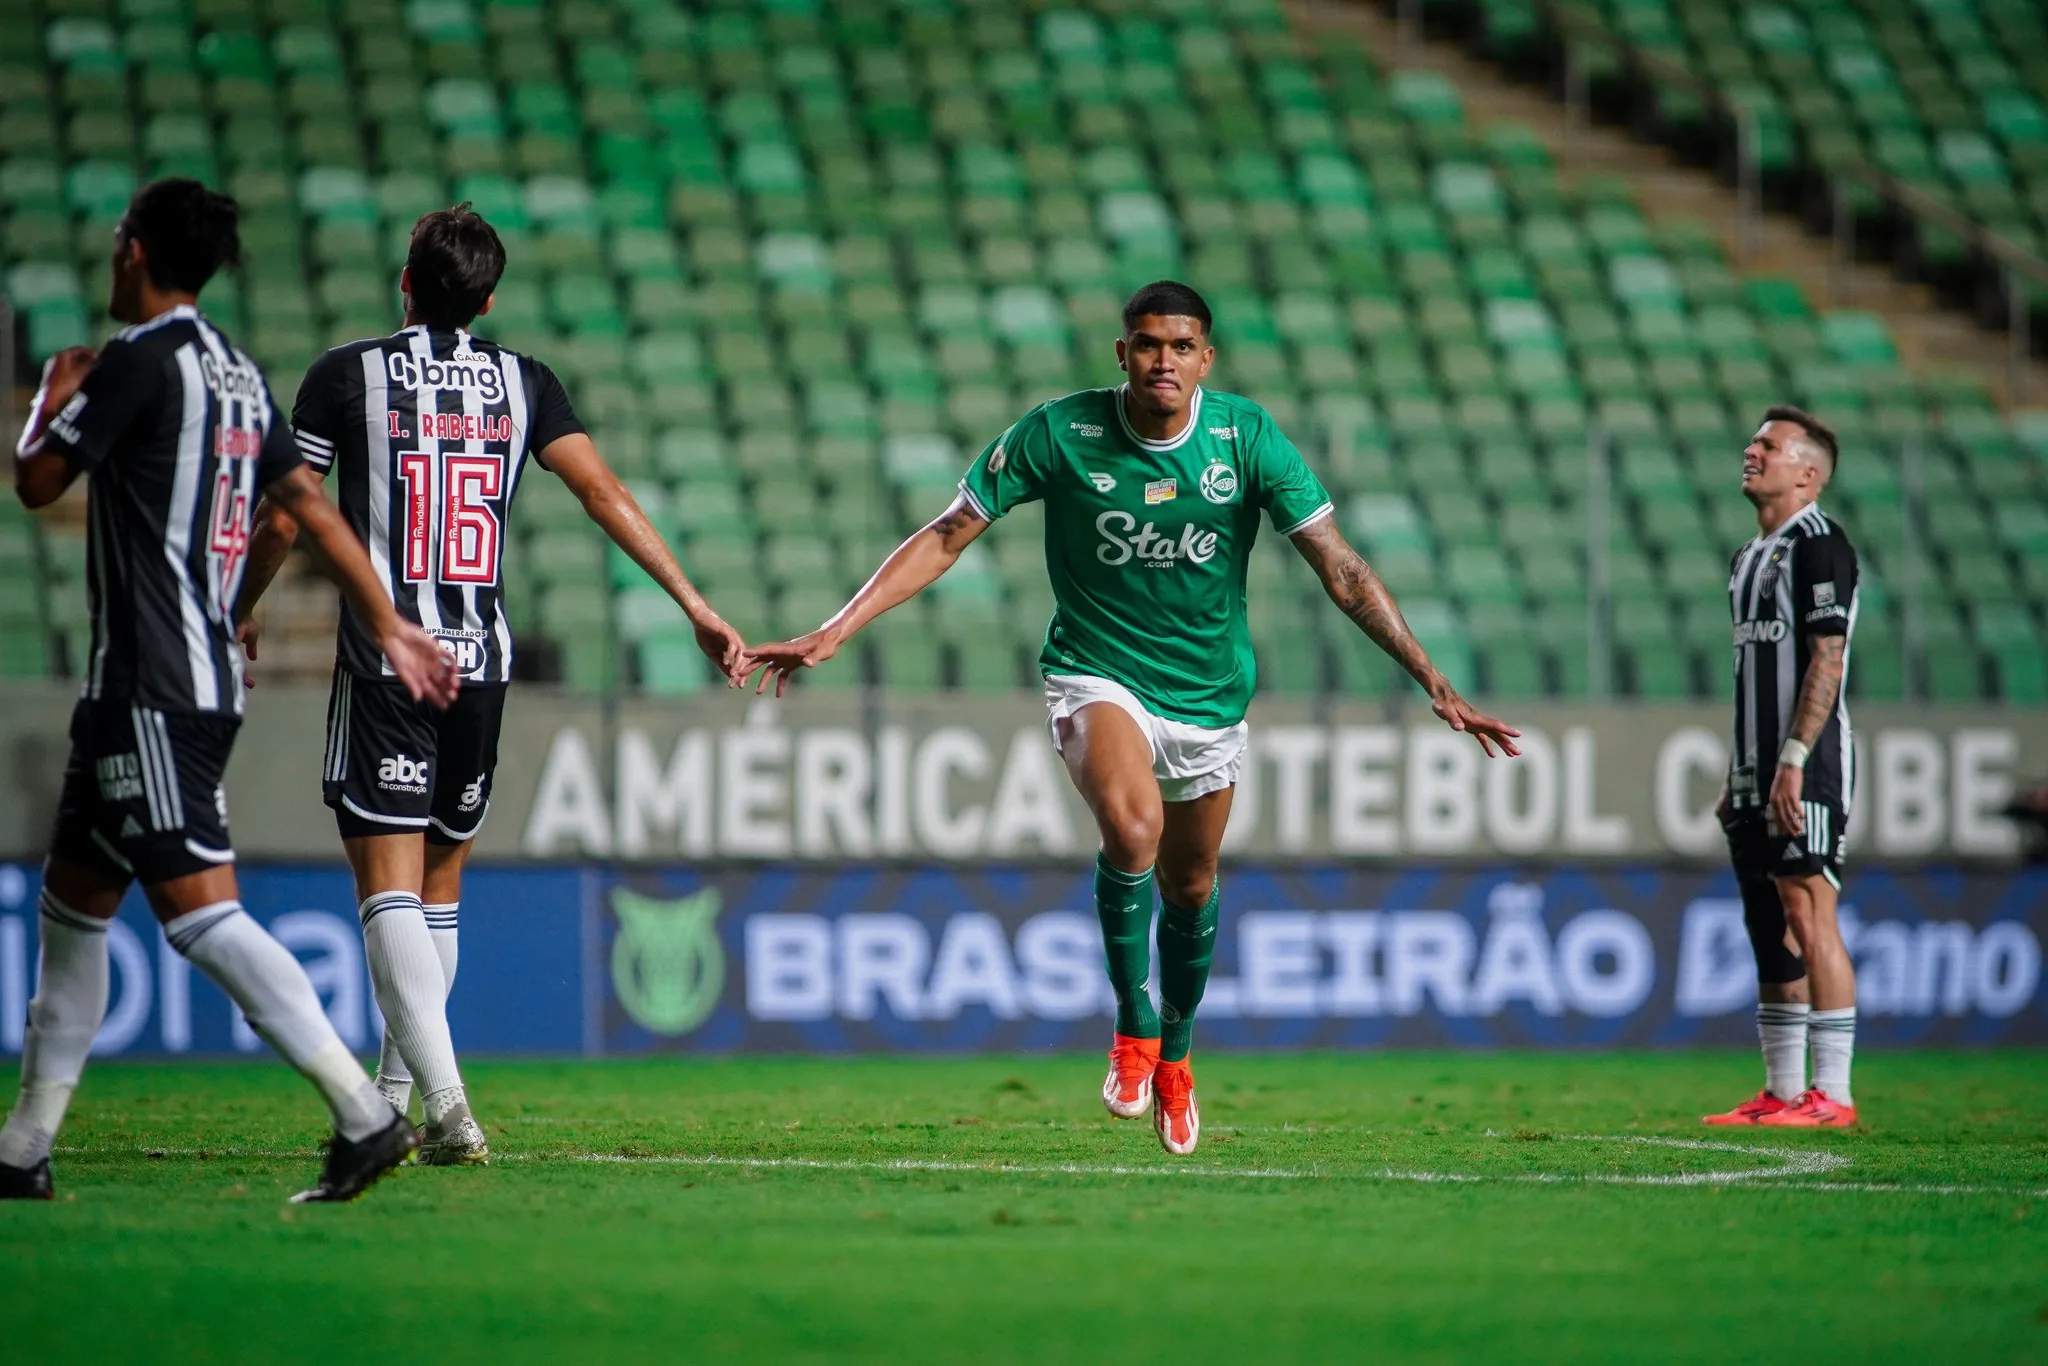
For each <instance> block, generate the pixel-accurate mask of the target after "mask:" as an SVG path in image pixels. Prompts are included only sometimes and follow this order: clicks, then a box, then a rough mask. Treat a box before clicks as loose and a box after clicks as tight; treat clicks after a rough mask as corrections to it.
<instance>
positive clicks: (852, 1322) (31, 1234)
mask: <svg viewBox="0 0 2048 1366" xmlns="http://www.w3.org/2000/svg"><path fill="white" fill-rule="evenodd" d="M2044 1061H2048V1057H2044V1055H2043V1054H2041V1053H2038V1052H2036V1053H2027V1052H2004V1053H1962V1054H1942V1053H1917V1054H1900V1053H1894V1054H1873V1055H1869V1056H1866V1057H1864V1058H1863V1059H1860V1060H1859V1064H1858V1074H1857V1092H1858V1100H1859V1101H1860V1102H1861V1104H1862V1106H1863V1109H1864V1114H1865V1116H1866V1118H1865V1127H1864V1129H1863V1131H1862V1132H1859V1133H1854V1134H1841V1133H1818V1134H1816V1133H1807V1134H1804V1135H1801V1134H1796V1133H1789V1132H1787V1131H1782V1130H1744V1131H1740V1132H1735V1133H1732V1134H1731V1133H1726V1132H1722V1133H1710V1132H1708V1131H1705V1130H1703V1129H1701V1128H1700V1126H1699V1125H1698V1123H1697V1116H1698V1115H1699V1114H1700V1113H1701V1112H1702V1111H1703V1110H1705V1109H1708V1108H1715V1109H1718V1108H1721V1107H1723V1106H1725V1105H1727V1104H1731V1103H1733V1102H1734V1101H1736V1100H1738V1099H1740V1098H1742V1097H1743V1096H1744V1095H1746V1094H1748V1093H1749V1092H1750V1091H1752V1090H1753V1089H1754V1088H1755V1085H1756V1076H1757V1072H1758V1070H1759V1069H1758V1064H1757V1062H1756V1060H1755V1058H1754V1057H1753V1056H1751V1055H1748V1054H1738V1053H1682V1054H1660V1055H1650V1054H1604V1055H1600V1054H1586V1055H1558V1054H1483V1055H1459V1054H1439V1053H1422V1054H1401V1053H1394V1054H1378V1055H1264V1056H1262V1055H1236V1056H1221V1055H1218V1056H1209V1057H1203V1058H1200V1059H1199V1062H1200V1071H1199V1079H1200V1083H1201V1098H1202V1103H1203V1119H1204V1122H1205V1124H1206V1126H1207V1129H1206V1132H1205V1135H1204V1140H1203V1145H1202V1151H1201V1152H1200V1153H1199V1154H1197V1155H1196V1156H1195V1157H1193V1158H1188V1159H1172V1158H1168V1157H1167V1156H1166V1155H1165V1154H1164V1153H1162V1152H1160V1150H1159V1148H1158V1146H1157V1144H1156V1142H1155V1141H1154V1139H1153V1137H1152V1133H1151V1129H1150V1126H1149V1125H1148V1124H1147V1123H1145V1122H1144V1121H1138V1122H1132V1123H1118V1122H1115V1121H1112V1120H1110V1119H1109V1118H1108V1117H1107V1116H1106V1115H1104V1114H1103V1113H1102V1110H1101V1107H1100V1104H1099V1102H1098V1101H1097V1100H1096V1098H1095V1088H1096V1086H1097V1084H1098V1082H1099V1080H1100V1064H1099V1063H1098V1061H1097V1060H1095V1059H1093V1058H1082V1057H1071V1056H1062V1057H1028V1058H1026V1057H992V1058H957V1059H952V1058H949V1059H938V1060H925V1059H856V1060H842V1059H835V1060H813V1059H765V1060H764V1059H736V1060H729V1061H711V1062H700V1061H668V1060H664V1061H650V1062H610V1063H598V1064H585V1063H544V1064H534V1063H520V1064H513V1063H498V1064H488V1063H478V1064H474V1065H472V1066H471V1067H470V1068H469V1072H470V1080H471V1087H472V1096H473V1099H474V1100H475V1102H476V1106H477V1110H478V1113H479V1115H480V1116H481V1118H482V1119H483V1120H484V1121H485V1123H486V1124H487V1125H488V1126H489V1127H490V1129H491V1134H492V1142H493V1146H494V1148H495V1149H496V1150H497V1151H498V1153H499V1154H500V1157H501V1160H500V1161H498V1162H497V1163H496V1164H495V1165H493V1166H492V1167H491V1168H489V1169H488V1170H480V1171H478V1170H466V1171H445V1170H430V1169H416V1170H415V1169H408V1170H406V1171H403V1172H400V1173H399V1174H398V1175H396V1176H395V1177H393V1178H392V1179H390V1180H388V1181H386V1182H385V1183H384V1184H383V1185H381V1186H379V1187H378V1188H377V1189H376V1190H375V1191H374V1192H372V1193H371V1195H370V1196H369V1197H368V1198H366V1199H364V1200H363V1201H361V1202H359V1203H357V1204H355V1205H351V1206H345V1207H336V1208H325V1207H295V1208H294V1207H287V1206H286V1205H285V1204H284V1203H283V1202H284V1199H285V1197H286V1196H287V1195H288V1194H290V1193H291V1192H292V1191H293V1190H295V1189H297V1188H299V1187H300V1186H302V1185H304V1184H306V1182H307V1179H308V1178H309V1177H310V1176H311V1174H312V1172H313V1169H314V1166H315V1156H314V1143H315V1141H316V1139H317V1138H318V1136H319V1135H318V1123H317V1120H318V1116H317V1112H316V1106H315V1103H314V1101H313V1099H312V1097H311V1095H310V1094H309V1093H308V1092H306V1091H305V1089H304V1088H303V1087H302V1085H301V1084H300V1083H299V1082H298V1081H297V1079H296V1078H294V1077H292V1076H291V1075H290V1074H289V1073H287V1072H285V1071H284V1070H283V1069H282V1068H280V1067H277V1066H272V1065H261V1066H259V1065H246V1066H245V1065H209V1066H196V1065H193V1066H185V1065H180V1066H161V1067H157V1066H148V1065H132V1064H131V1065H125V1066H109V1065H100V1066H95V1067H94V1068H93V1069H92V1070H91V1072H90V1074H89V1075H88V1077H87V1080H86V1085H85V1088H84V1090H83V1092H82V1093H81V1095H80V1098H79V1101H78V1104H77V1105H76V1107H75V1108H74V1111H73V1115H72V1120H71V1123H70V1124H69V1126H68V1128H67V1129H66V1131H65V1133H64V1135H63V1139H62V1145H61V1147H60V1151H59V1154H58V1182H59V1189H58V1195H59V1203H57V1204H56V1205H55V1206H25V1205H11V1206H9V1205H0V1325H4V1328H0V1342H5V1344H6V1350H5V1351H4V1353H0V1355H4V1357H5V1358H6V1359H9V1360H15V1361H22V1362H57V1361H79V1362H120V1361H137V1360H149V1361H152V1362H182V1361H221V1362H227V1361H248V1362H259V1361H260V1362H265V1363H272V1362H279V1361H293V1362H304V1361H336V1362H340V1361H348V1362H361V1361H369V1360H389V1359H405V1360H418V1361H424V1362H432V1363H435V1364H436V1366H441V1363H455V1362H466V1361H490V1362H493V1363H507V1362H548V1363H564V1362H585V1361H604V1362H607V1363H614V1362H619V1361H643V1360H644V1361H656V1360H659V1361H668V1362H673V1361H689V1362H700V1361H723V1360H742V1359H745V1360H756V1361H770V1362H791V1361H833V1362H841V1361H850V1360H875V1361H890V1362H901V1361H914V1360H932V1361H937V1360H946V1361H954V1360H962V1359H966V1358H969V1357H972V1358H974V1359H976V1360H978V1361H983V1362H988V1361H1032V1362H1064V1361H1071V1360H1077V1359H1100V1360H1107V1359H1110V1358H1113V1357H1114V1358H1120V1359H1124V1360H1137V1359H1152V1360H1172V1361H1185V1362H1199V1361H1231V1362H1243V1361H1307V1360H1345V1361H1350V1360H1367V1359H1371V1360H1416V1361H1443V1362H1474V1361H1482V1360H1483V1361H1514V1362H1524V1361H1538V1360H1552V1361H1556V1360H1572V1361H1589V1360H1611V1361H1630V1362H1640V1361H1652V1360H1654V1361H1699V1362H1727V1361H1752V1360H1753V1361H1764V1360H1775V1359H1781V1358H1782V1357H1783V1355H1784V1354H1785V1353H1786V1352H1787V1351H1791V1352H1794V1353H1799V1354H1805V1355H1809V1356H1810V1355H1814V1354H1819V1355H1822V1356H1824V1357H1826V1358H1828V1359H1830V1360H1841V1361H1858V1362H1862V1361H1901V1362H1929V1361H1949V1360H1970V1361H1996V1362H2001V1363H2003V1362H2017V1361H2030V1360H2048V1276H2044V1273H2048V1239H2044V1226H2048V1198H2043V1197H2048V1189H2044V1188H2048V1142H2044V1136H2048V1088H2044V1087H2043V1086H2042V1084H2041V1076H2042V1070H2043V1063H2044ZM1575 1135H1606V1136H1616V1137H1621V1136H1637V1137H1660V1136H1661V1137H1673V1138H1683V1139H1720V1138H1726V1139H1727V1140H1728V1141H1730V1142H1734V1143H1737V1144H1742V1145H1745V1146H1752V1147H1766V1148H1769V1149H1772V1150H1776V1151H1774V1152H1772V1153H1755V1152H1729V1151H1713V1150H1701V1149H1693V1148H1680V1147H1671V1146H1663V1145H1658V1144H1644V1143H1625V1142H1595V1141H1588V1140H1587V1139H1584V1138H1580V1137H1574V1136H1575ZM1788 1150H1789V1151H1791V1152H1794V1153H1795V1154H1797V1155H1800V1156H1802V1157H1803V1163H1795V1164H1794V1165H1795V1166H1803V1167H1804V1168H1805V1169H1807V1170H1806V1171H1805V1173H1804V1174H1792V1175H1777V1176H1768V1175H1766V1176H1755V1177H1751V1178H1749V1179H1746V1180H1743V1181H1739V1182H1737V1181H1727V1180H1703V1181H1702V1182H1701V1184H1695V1185H1671V1184H1623V1183H1617V1182H1615V1181H1612V1180H1610V1179H1608V1178H1617V1177H1652V1176H1662V1177H1671V1176H1679V1175H1688V1174H1689V1175H1691V1176H1693V1177H1695V1178H1696V1179H1698V1178H1701V1177H1703V1176H1704V1175H1705V1174H1708V1173H1713V1172H1722V1173H1726V1172H1759V1171H1769V1170H1778V1169H1782V1168H1784V1167H1785V1166H1786V1165H1787V1163H1788V1160H1790V1159H1787V1158H1786V1157H1784V1156H1783V1155H1782V1153H1783V1152H1785V1151H1788ZM591 1154H601V1155H606V1156H610V1157H614V1158H616V1157H630V1158H635V1159H641V1160H636V1161H610V1162H595V1161H590V1160H588V1156H589V1155H591ZM1816 1154H1818V1155H1820V1156H1819V1157H1818V1158H1817V1157H1816V1156H1815V1155H1816ZM710 1157H717V1158H719V1159H724V1160H727V1162H729V1163H731V1164H730V1165H712V1164H709V1163H706V1162H704V1161H703V1160H702V1159H706V1158H710ZM647 1159H687V1160H665V1161H664V1160H647ZM1832 1159H1846V1162H1844V1163H1842V1164H1841V1165H1837V1166H1834V1167H1833V1168H1832V1169H1831V1170H1825V1171H1818V1172H1816V1171H1814V1170H1812V1169H1814V1168H1819V1167H1822V1166H1825V1165H1827V1160H1832ZM775 1162H787V1163H789V1165H766V1164H769V1163H775ZM803 1163H813V1164H827V1165H800V1164H803ZM892 1163H901V1164H923V1165H921V1166H910V1165H899V1166H891V1165H890V1164H892ZM1005 1167H1008V1168H1010V1169H1009V1170H1005ZM1119 1168H1120V1169H1123V1170H1121V1171H1118V1170H1114V1169H1119ZM1169 1171H1171V1172H1174V1173H1177V1174H1173V1175H1161V1174H1159V1173H1162V1172H1169ZM1198 1172H1208V1173H1212V1174H1208V1175H1195V1174H1194V1173H1198ZM1222 1172H1231V1173H1238V1174H1237V1175H1224V1174H1213V1173H1222ZM1390 1172H1392V1173H1400V1174H1406V1177H1408V1178H1412V1177H1414V1176H1416V1175H1418V1174H1424V1173H1430V1174H1436V1175H1438V1176H1464V1177H1482V1178H1486V1179H1482V1180H1463V1181H1448V1180H1435V1181H1422V1180H1416V1179H1397V1178H1396V1177H1395V1176H1390V1175H1389V1173H1390ZM1532 1177H1554V1178H1561V1179H1554V1180H1535V1179H1529V1178H1532ZM1518 1178H1519V1179H1518ZM1874 1184H1875V1185H1884V1186H1900V1185H1903V1186H1906V1187H1909V1189H1870V1188H1869V1187H1870V1186H1872V1185H1874ZM1831 1185H1833V1186H1845V1187H1855V1188H1850V1189H1837V1190H1828V1189H1823V1188H1824V1187H1828V1186H1831ZM1953 1185H1967V1186H1970V1187H1973V1188H1974V1189H1972V1190H1969V1191H1961V1192H1957V1191H1949V1192H1942V1191H1937V1190H1934V1189H1931V1188H1932V1187H1935V1186H1953Z"/></svg>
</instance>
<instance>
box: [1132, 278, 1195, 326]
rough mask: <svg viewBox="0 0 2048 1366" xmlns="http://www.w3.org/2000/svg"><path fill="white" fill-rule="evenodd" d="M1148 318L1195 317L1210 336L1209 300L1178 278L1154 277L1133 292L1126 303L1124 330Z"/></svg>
mask: <svg viewBox="0 0 2048 1366" xmlns="http://www.w3.org/2000/svg"><path fill="white" fill-rule="evenodd" d="M1145 317H1154V318H1193V319H1194V320H1195V321H1196V322H1198V323H1200V324H1201V325H1202V335H1203V336H1205V337H1206V336H1208V335H1209V305H1208V302H1207V301H1206V300H1204V299H1203V298H1202V296H1201V295H1199V294H1197V293H1195V291H1194V290H1192V289H1189V288H1188V287H1187V286H1186V285H1184V284H1182V283H1181V282H1180V281H1178V280H1154V281H1153V282H1152V283H1151V284H1149V285H1146V286H1145V287H1144V288H1143V289H1141V290H1139V291H1138V292H1137V293H1136V294H1133V295H1132V296H1131V301H1130V302H1129V303H1127V304H1125V305H1124V331H1125V332H1127V333H1128V332H1129V331H1130V330H1131V329H1132V328H1133V327H1136V326H1137V325H1138V319H1140V318H1145Z"/></svg>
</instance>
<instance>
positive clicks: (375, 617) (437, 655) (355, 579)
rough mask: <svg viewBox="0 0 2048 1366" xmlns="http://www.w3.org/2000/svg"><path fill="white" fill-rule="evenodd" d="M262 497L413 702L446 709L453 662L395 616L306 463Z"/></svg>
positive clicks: (455, 682)
mask: <svg viewBox="0 0 2048 1366" xmlns="http://www.w3.org/2000/svg"><path fill="white" fill-rule="evenodd" d="M264 497H265V498H266V499H269V500H274V501H275V502H276V503H277V505H278V506H279V507H280V508H281V509H282V510H283V511H284V512H285V513H286V514H287V515H289V516H290V517H291V518H292V520H293V521H294V522H295V523H296V524H297V525H299V526H301V527H303V528H304V529H305V532H306V535H307V536H308V537H309V538H311V540H312V542H313V546H314V548H315V549H316V550H318V551H319V552H320V556H321V558H322V559H324V560H325V561H326V562H327V565H328V569H329V572H330V573H332V575H333V576H334V579H335V582H337V583H339V584H340V585H341V591H342V592H343V593H344V594H346V595H347V597H348V600H349V605H350V606H351V607H353V608H355V611H356V617H357V619H358V620H360V621H362V623H363V624H364V625H365V626H366V627H367V628H368V629H369V632H370V636H371V638H372V639H374V640H375V641H376V642H377V648H378V649H380V650H382V651H383V652H384V657H385V658H386V659H387V660H389V661H390V662H391V671H392V672H393V673H394V674H396V675H397V676H398V681H399V682H400V683H403V684H404V685H405V690H406V691H407V692H409V693H411V694H412V696H413V700H414V701H421V700H424V701H427V702H431V703H433V704H434V705H435V706H437V707H446V706H447V705H448V704H449V703H450V702H453V701H454V700H455V693H456V690H457V689H458V688H460V687H461V684H462V680H461V679H460V678H459V677H458V676H457V675H456V672H455V666H454V665H453V664H451V663H449V661H448V656H447V655H445V654H443V653H442V652H441V647H440V646H439V645H436V644H435V643H434V638H433V637H432V636H430V635H428V634H427V633H426V632H425V631H422V630H421V629H420V628H419V627H417V626H415V625H413V624H412V623H411V622H409V621H407V620H405V618H403V617H401V616H399V615H398V609H396V608H395V607H393V606H392V605H391V599H390V598H388V597H386V596H385V592H384V585H383V583H382V582H381V581H380V580H379V579H378V577H377V571H376V570H375V569H374V568H373V567H372V566H371V564H370V553H369V552H368V551H367V550H364V549H363V543H362V542H361V541H359V540H357V539H356V534H355V532H353V531H351V530H350V529H349V525H348V522H347V521H346V520H345V519H344V518H343V517H342V515H341V510H340V509H339V508H337V507H335V506H334V504H332V503H330V502H328V501H327V496H326V494H324V493H322V492H321V489H320V479H319V476H318V475H316V474H314V473H313V470H312V468H311V467H310V466H306V465H299V466H295V467H294V468H293V469H292V471H291V472H290V473H289V474H286V475H284V476H283V477H282V478H280V479H277V480H275V481H274V482H273V483H272V484H271V485H270V487H269V488H267V489H265V490H264Z"/></svg>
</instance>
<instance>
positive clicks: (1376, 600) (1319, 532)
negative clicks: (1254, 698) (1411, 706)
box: [1290, 517, 1521, 757]
mask: <svg viewBox="0 0 2048 1366" xmlns="http://www.w3.org/2000/svg"><path fill="white" fill-rule="evenodd" d="M1290 539H1291V540H1292V541H1293V542H1294V548H1295V549H1296V550H1298V551H1300V552H1301V557H1302V558H1303V559H1305V560H1307V561H1308V562H1309V565H1310V566H1311V567H1312V568H1313V569H1314V570H1315V571H1316V577H1317V578H1319V579H1321V580H1322V581H1323V591H1324V592H1325V593H1327V594H1329V596H1330V601H1331V602H1334V603H1336V604H1337V606H1338V608H1339V609H1340V610H1341V611H1342V612H1343V613H1344V615H1345V616H1347V617H1349V618H1351V621H1352V623H1353V624H1354V625H1356V626H1357V627H1358V629H1359V630H1361V631H1363V632H1364V633H1365V635H1366V637H1367V639H1369V640H1371V641H1372V643H1373V644H1375V645H1377V646H1379V647H1380V649H1382V650H1384V651H1386V653H1387V654H1388V656H1390V657H1391V658H1392V659H1393V660H1394V662H1396V663H1397V664H1399V665H1400V666H1401V667H1402V668H1404V669H1406V670H1407V671H1408V676H1409V677H1411V678H1413V679H1414V680H1415V681H1416V682H1417V683H1419V684H1421V685H1422V689H1423V691H1424V692H1426V693H1428V694H1429V704H1430V708H1431V710H1433V711H1435V712H1436V714H1437V715H1438V716H1440V717H1442V718H1443V719H1444V722H1445V724H1447V725H1449V726H1450V727H1451V729H1453V730H1462V731H1466V732H1468V733H1469V734H1470V735H1471V736H1472V738H1473V739H1475V740H1477V741H1478V742H1479V747H1480V748H1481V749H1483V750H1485V751H1486V753H1487V755H1488V756H1489V757H1491V756H1492V755H1494V753H1495V752H1496V747H1497V749H1498V752H1499V753H1501V754H1505V755H1508V756H1510V757H1512V756H1514V755H1516V754H1519V753H1520V752H1521V751H1520V749H1518V748H1517V747H1516V745H1515V743H1514V742H1515V740H1516V739H1517V738H1518V737H1519V736H1520V735H1521V732H1520V731H1518V730H1516V729H1515V728H1514V727H1512V726H1510V725H1508V724H1507V723H1505V722H1503V721H1496V720H1495V719H1494V718H1492V717H1490V716H1488V715H1486V714H1485V713H1483V712H1481V711H1480V710H1479V709H1478V708H1477V707H1474V706H1473V705H1472V704H1471V703H1470V702H1467V701H1466V700H1465V699H1464V698H1463V697H1460V696H1459V695H1458V690H1457V689H1456V688H1454V687H1452V686H1451V682H1450V680H1449V679H1447V678H1445V677H1444V676H1443V673H1442V671H1440V670H1439V669H1438V668H1437V667H1436V665H1434V664H1432V663H1431V662H1430V659H1429V652H1428V651H1427V650H1425V649H1423V648H1422V642H1421V641H1419V640H1417V639H1416V638H1415V633H1414V632H1413V631H1412V630H1410V629H1409V628H1408V621H1407V619H1406V618H1405V617H1403V616H1402V615H1401V608H1400V606H1399V604H1397V603H1396V602H1395V601H1394V595H1393V594H1392V593H1390V592H1388V591H1387V585H1386V584H1385V583H1383V582H1382V581H1381V579H1380V576H1379V575H1378V574H1377V573H1375V572H1373V567H1372V566H1371V565H1369V564H1367V563H1366V562H1365V557H1364V556H1363V555H1360V554H1359V553H1358V552H1357V551H1356V550H1355V549H1353V548H1352V546H1351V543H1350V542H1349V541H1347V540H1345V539H1344V533H1343V532H1341V531H1339V530H1338V529H1337V519H1336V518H1334V517H1324V518H1321V519H1320V520H1318V521H1315V522H1312V523H1310V524H1309V525H1308V526H1306V527H1304V528H1302V529H1301V530H1300V531H1297V532H1296V533H1294V535H1293V536H1292V537H1291V538H1290Z"/></svg>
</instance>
